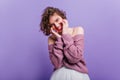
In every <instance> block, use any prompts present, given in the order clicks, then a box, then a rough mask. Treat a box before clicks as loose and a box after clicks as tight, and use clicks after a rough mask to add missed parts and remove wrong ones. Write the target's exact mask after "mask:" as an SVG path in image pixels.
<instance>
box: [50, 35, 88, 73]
mask: <svg viewBox="0 0 120 80" xmlns="http://www.w3.org/2000/svg"><path fill="white" fill-rule="evenodd" d="M48 50H49V57H50V60H51V63H52V64H53V66H54V70H53V71H55V70H57V69H59V68H61V67H63V66H65V67H67V68H69V69H73V70H76V71H78V72H82V73H88V69H87V67H86V63H85V59H84V55H83V54H84V34H77V35H75V36H73V37H72V36H71V35H70V34H62V35H61V37H57V39H56V41H55V43H54V44H48Z"/></svg>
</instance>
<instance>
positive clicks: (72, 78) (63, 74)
mask: <svg viewBox="0 0 120 80" xmlns="http://www.w3.org/2000/svg"><path fill="white" fill-rule="evenodd" d="M50 80H90V78H89V76H88V74H85V73H80V72H78V71H75V70H73V69H68V68H66V67H62V68H60V69H57V70H56V71H54V72H53V74H52V76H51V78H50Z"/></svg>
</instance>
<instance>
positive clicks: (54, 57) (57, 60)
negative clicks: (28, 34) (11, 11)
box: [48, 38, 63, 70]
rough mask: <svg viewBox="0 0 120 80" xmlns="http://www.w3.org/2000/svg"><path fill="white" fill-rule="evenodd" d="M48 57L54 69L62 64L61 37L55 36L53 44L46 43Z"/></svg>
mask: <svg viewBox="0 0 120 80" xmlns="http://www.w3.org/2000/svg"><path fill="white" fill-rule="evenodd" d="M48 50H49V57H50V60H51V62H52V64H53V66H54V70H56V69H58V68H59V67H61V66H62V65H63V63H62V60H63V42H62V40H61V38H57V40H56V41H55V43H54V44H48Z"/></svg>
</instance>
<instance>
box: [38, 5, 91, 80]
mask: <svg viewBox="0 0 120 80" xmlns="http://www.w3.org/2000/svg"><path fill="white" fill-rule="evenodd" d="M40 29H41V30H42V31H43V33H44V34H45V35H46V36H49V37H48V49H49V56H50V60H51V63H52V64H53V66H54V70H53V74H52V76H51V78H50V80H90V78H89V75H88V69H87V67H86V63H85V60H84V57H83V56H84V55H83V54H84V29H83V28H82V27H81V26H77V27H73V28H71V27H69V25H68V21H67V18H66V14H65V12H64V11H62V10H60V9H58V8H55V7H47V8H45V10H44V13H43V14H42V19H41V23H40Z"/></svg>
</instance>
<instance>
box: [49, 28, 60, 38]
mask: <svg viewBox="0 0 120 80" xmlns="http://www.w3.org/2000/svg"><path fill="white" fill-rule="evenodd" d="M51 32H52V34H53V35H55V36H56V37H61V35H60V34H58V32H57V31H55V29H54V28H53V27H51Z"/></svg>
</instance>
